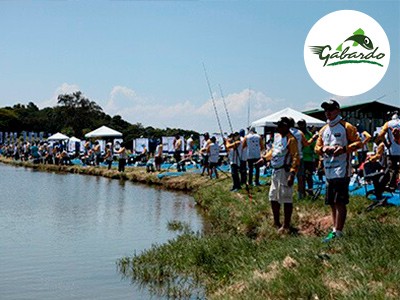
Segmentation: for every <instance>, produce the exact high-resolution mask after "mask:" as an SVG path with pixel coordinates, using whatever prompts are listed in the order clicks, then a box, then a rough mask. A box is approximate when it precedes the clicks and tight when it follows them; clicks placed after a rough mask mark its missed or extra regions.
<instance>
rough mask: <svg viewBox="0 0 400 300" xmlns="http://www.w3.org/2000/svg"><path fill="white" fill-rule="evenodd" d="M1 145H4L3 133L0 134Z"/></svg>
mask: <svg viewBox="0 0 400 300" xmlns="http://www.w3.org/2000/svg"><path fill="white" fill-rule="evenodd" d="M0 144H3V132H0Z"/></svg>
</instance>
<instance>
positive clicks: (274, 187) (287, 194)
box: [269, 168, 293, 203]
mask: <svg viewBox="0 0 400 300" xmlns="http://www.w3.org/2000/svg"><path fill="white" fill-rule="evenodd" d="M289 175H290V172H286V171H285V169H283V168H282V169H278V170H274V172H273V173H272V178H271V188H270V189H269V201H277V202H279V203H293V186H288V184H287V180H288V177H289Z"/></svg>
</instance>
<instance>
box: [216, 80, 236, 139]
mask: <svg viewBox="0 0 400 300" xmlns="http://www.w3.org/2000/svg"><path fill="white" fill-rule="evenodd" d="M218 86H219V91H220V92H221V97H222V101H223V103H224V108H225V112H226V117H227V119H228V123H229V127H230V129H231V133H233V126H232V122H231V118H230V116H229V112H228V108H227V107H226V102H225V97H224V94H223V93H222V88H221V85H218Z"/></svg>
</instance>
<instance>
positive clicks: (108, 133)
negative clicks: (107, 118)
mask: <svg viewBox="0 0 400 300" xmlns="http://www.w3.org/2000/svg"><path fill="white" fill-rule="evenodd" d="M120 136H122V133H121V132H119V131H116V130H114V129H111V128H109V127H107V126H101V127H99V128H97V129H95V130H93V131H91V132H89V133H86V134H85V137H87V138H94V137H120Z"/></svg>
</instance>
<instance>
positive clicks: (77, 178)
mask: <svg viewBox="0 0 400 300" xmlns="http://www.w3.org/2000/svg"><path fill="white" fill-rule="evenodd" d="M172 220H179V221H183V222H186V223H188V224H189V225H190V226H191V229H192V230H195V231H197V230H201V229H202V219H201V216H200V215H199V214H198V212H197V211H196V209H195V207H194V200H193V199H192V198H191V197H189V196H187V195H185V194H177V193H172V192H167V191H164V190H157V189H154V188H150V187H146V186H143V185H137V184H134V183H131V182H124V181H118V180H111V179H107V178H102V177H94V176H83V175H76V174H53V173H46V172H37V171H34V170H31V169H24V168H15V167H10V166H5V165H0V299H2V300H8V299H12V300H17V299H35V300H36V299H40V300H43V299H52V300H53V299H58V300H60V299H68V300H70V299H80V300H82V299H96V300H98V299H149V298H152V299H158V298H157V297H155V296H154V295H150V294H149V293H148V292H147V291H146V290H142V289H139V288H138V287H137V286H135V285H132V284H131V283H130V281H129V280H127V279H122V277H121V275H120V274H119V273H118V270H117V267H116V261H117V260H118V259H119V258H121V257H123V256H131V255H132V254H133V253H134V251H136V252H137V253H140V251H142V250H144V249H146V248H149V247H150V246H151V245H152V244H154V243H164V242H166V241H167V240H169V239H171V238H173V237H175V236H176V233H174V232H171V231H169V230H168V229H167V224H168V222H169V221H172Z"/></svg>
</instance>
